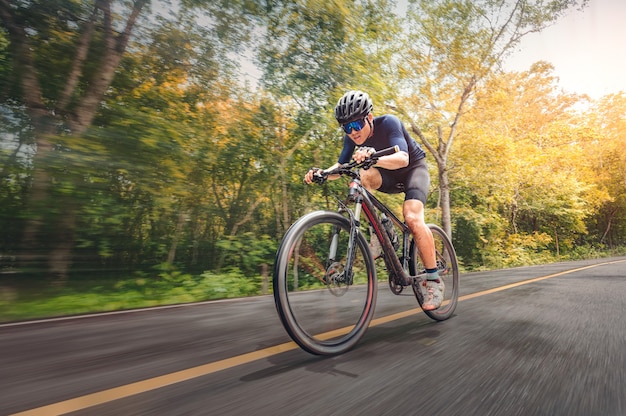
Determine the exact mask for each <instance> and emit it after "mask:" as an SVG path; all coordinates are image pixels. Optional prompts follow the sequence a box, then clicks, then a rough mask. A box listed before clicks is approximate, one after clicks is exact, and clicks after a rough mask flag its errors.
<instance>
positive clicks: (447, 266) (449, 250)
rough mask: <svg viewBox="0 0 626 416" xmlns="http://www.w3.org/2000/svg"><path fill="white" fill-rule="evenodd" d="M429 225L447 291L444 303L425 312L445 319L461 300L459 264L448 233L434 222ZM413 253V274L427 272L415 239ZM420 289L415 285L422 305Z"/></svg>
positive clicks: (440, 272) (416, 295) (440, 274)
mask: <svg viewBox="0 0 626 416" xmlns="http://www.w3.org/2000/svg"><path fill="white" fill-rule="evenodd" d="M428 227H429V228H430V231H431V232H432V234H433V240H434V243H435V255H436V257H437V268H438V269H439V278H440V279H443V282H444V284H445V291H444V293H443V303H442V304H441V307H439V308H438V309H435V310H432V311H424V313H425V314H426V315H428V316H429V317H430V318H431V319H434V320H436V321H444V320H446V319H448V318H450V317H451V316H452V314H453V313H454V310H455V309H456V305H457V303H458V301H459V264H458V261H457V258H456V252H455V251H454V247H453V246H452V242H451V241H450V239H449V238H448V236H447V235H446V233H445V232H444V231H443V230H442V229H441V228H440V227H438V226H436V225H434V224H428ZM411 253H414V255H413V256H412V259H411V262H410V263H409V269H410V272H411V275H413V276H417V275H420V274H423V273H425V272H426V270H425V267H424V265H423V263H422V261H421V259H420V258H419V256H418V255H416V254H417V249H416V247H415V242H414V241H412V242H411ZM418 290H419V289H418V288H417V287H416V286H415V285H413V292H414V293H415V297H416V298H417V301H418V303H419V304H420V306H421V305H422V296H421V294H420V293H419V292H418Z"/></svg>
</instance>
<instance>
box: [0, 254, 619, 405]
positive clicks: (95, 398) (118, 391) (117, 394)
mask: <svg viewBox="0 0 626 416" xmlns="http://www.w3.org/2000/svg"><path fill="white" fill-rule="evenodd" d="M624 261H626V260H618V261H612V262H607V263H599V264H593V265H590V266H585V267H580V268H577V269H572V270H566V271H563V272H559V273H554V274H551V275H548V276H542V277H537V278H534V279H529V280H524V281H521V282H517V283H511V284H509V285H505V286H500V287H497V288H493V289H488V290H484V291H481V292H476V293H471V294H469V295H465V296H460V297H459V301H464V300H468V299H473V298H476V297H479V296H485V295H488V294H491V293H496V292H500V291H503V290H507V289H512V288H514V287H518V286H522V285H527V284H529V283H535V282H539V281H541V280H545V279H550V278H552V277H557V276H562V275H565V274H570V273H575V272H578V271H581V270H586V269H591V268H593V267H598V266H603V265H607V264H613V263H621V262H624ZM420 312H422V310H421V308H414V309H410V310H408V311H404V312H399V313H395V314H392V315H387V316H383V317H381V318H377V319H373V320H372V322H371V323H370V327H373V326H377V325H382V324H385V323H388V322H391V321H395V320H398V319H402V318H405V317H408V316H411V315H415V314H417V313H420ZM347 332H348V329H347V328H341V329H337V330H334V331H330V332H327V333H324V334H320V336H319V338H322V339H329V338H332V337H334V336H337V335H341V334H345V333H347ZM297 348H298V346H297V345H296V343H295V342H286V343H284V344H279V345H275V346H273V347H268V348H264V349H261V350H258V351H253V352H249V353H246V354H242V355H238V356H235V357H231V358H226V359H224V360H220V361H215V362H212V363H208V364H203V365H200V366H197V367H192V368H188V369H186V370H181V371H176V372H174V373H169V374H165V375H162V376H158V377H153V378H149V379H146V380H142V381H138V382H135V383H130V384H126V385H123V386H119V387H115V388H112V389H107V390H102V391H99V392H96V393H92V394H86V395H84V396H80V397H75V398H73V399H69V400H65V401H62V402H58V403H53V404H50V405H47V406H42V407H38V408H35V409H30V410H26V411H24V412H20V413H15V414H14V415H12V416H44V415H45V416H49V415H62V414H66V413H70V412H75V411H78V410H83V409H86V408H88V407H93V406H97V405H99V404H104V403H108V402H112V401H114V400H118V399H122V398H125V397H129V396H134V395H136V394H140V393H145V392H148V391H151V390H156V389H159V388H161V387H165V386H169V385H172V384H176V383H180V382H183V381H187V380H191V379H194V378H197V377H202V376H206V375H209V374H213V373H216V372H218V371H222V370H226V369H229V368H233V367H236V366H239V365H242V364H247V363H250V362H253V361H257V360H260V359H263V358H269V357H271V356H274V355H277V354H281V353H283V352H286V351H291V350H294V349H297Z"/></svg>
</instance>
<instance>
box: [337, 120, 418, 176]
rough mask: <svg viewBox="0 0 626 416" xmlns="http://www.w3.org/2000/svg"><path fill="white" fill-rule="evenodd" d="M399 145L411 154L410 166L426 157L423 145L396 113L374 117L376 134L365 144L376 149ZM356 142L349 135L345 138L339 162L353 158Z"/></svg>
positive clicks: (345, 161)
mask: <svg viewBox="0 0 626 416" xmlns="http://www.w3.org/2000/svg"><path fill="white" fill-rule="evenodd" d="M396 145H397V146H398V147H399V148H400V150H401V151H404V152H407V153H408V154H409V166H407V167H411V166H415V164H416V163H417V161H419V160H421V159H424V157H426V152H424V149H422V148H421V146H420V145H419V144H418V143H417V142H416V141H415V140H413V138H412V137H411V136H409V132H408V131H407V130H406V127H404V124H402V122H401V121H400V119H399V118H398V117H396V116H394V115H391V114H387V115H383V116H380V117H375V118H374V135H373V136H371V137H369V138H368V139H367V140H366V141H365V143H363V146H366V147H373V148H374V149H376V150H382V149H386V148H388V147H392V146H396ZM355 147H356V144H354V142H353V141H352V140H350V138H349V137H348V135H345V136H344V138H343V149H342V150H341V154H340V155H339V160H338V162H339V163H347V162H349V161H350V159H351V158H352V153H354V149H355Z"/></svg>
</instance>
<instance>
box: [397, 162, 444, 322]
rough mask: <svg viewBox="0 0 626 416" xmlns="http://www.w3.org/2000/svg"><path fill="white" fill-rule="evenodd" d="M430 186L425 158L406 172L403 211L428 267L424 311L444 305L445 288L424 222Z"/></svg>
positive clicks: (423, 260)
mask: <svg viewBox="0 0 626 416" xmlns="http://www.w3.org/2000/svg"><path fill="white" fill-rule="evenodd" d="M429 186H430V175H429V174H428V168H427V166H426V163H425V162H424V161H423V160H422V163H420V164H419V165H418V166H416V167H415V168H413V169H411V170H410V171H409V172H407V176H406V179H405V182H404V187H405V199H404V205H403V214H404V221H405V222H406V224H407V225H408V227H409V229H410V230H411V233H412V234H413V238H414V240H415V243H416V245H417V249H418V251H419V253H420V256H421V259H422V263H423V264H424V267H425V269H426V280H424V281H423V282H421V284H420V291H421V293H422V296H423V298H424V301H423V303H422V308H423V309H424V310H434V309H437V308H438V307H439V306H441V303H442V302H443V293H444V290H445V285H444V282H443V280H442V279H440V278H439V273H438V271H437V259H436V255H435V244H434V241H433V235H432V232H431V231H430V228H428V225H426V222H425V221H424V206H425V205H426V198H427V195H428V188H429Z"/></svg>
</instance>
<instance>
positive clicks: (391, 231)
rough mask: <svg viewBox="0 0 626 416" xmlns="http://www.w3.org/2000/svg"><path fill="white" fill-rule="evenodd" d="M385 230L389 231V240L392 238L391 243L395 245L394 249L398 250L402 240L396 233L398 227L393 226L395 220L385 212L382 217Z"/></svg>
mask: <svg viewBox="0 0 626 416" xmlns="http://www.w3.org/2000/svg"><path fill="white" fill-rule="evenodd" d="M380 220H381V222H382V223H383V226H384V227H385V230H386V231H387V235H388V236H389V240H391V244H392V245H393V248H394V250H397V249H398V247H400V241H399V240H398V234H397V233H396V229H395V228H394V226H393V222H391V220H390V219H389V217H388V216H386V215H385V214H382V215H381V218H380Z"/></svg>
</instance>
